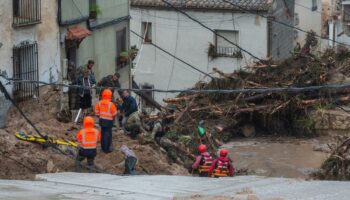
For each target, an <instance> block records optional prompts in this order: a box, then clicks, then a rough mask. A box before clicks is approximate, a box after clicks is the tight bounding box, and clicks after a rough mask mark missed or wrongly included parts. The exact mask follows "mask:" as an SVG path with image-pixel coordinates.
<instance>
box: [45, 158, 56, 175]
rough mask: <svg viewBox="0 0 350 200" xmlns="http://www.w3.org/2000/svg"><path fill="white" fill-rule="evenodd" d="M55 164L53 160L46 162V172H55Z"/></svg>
mask: <svg viewBox="0 0 350 200" xmlns="http://www.w3.org/2000/svg"><path fill="white" fill-rule="evenodd" d="M54 169H55V165H54V164H53V161H52V160H49V161H47V164H46V172H47V173H54Z"/></svg>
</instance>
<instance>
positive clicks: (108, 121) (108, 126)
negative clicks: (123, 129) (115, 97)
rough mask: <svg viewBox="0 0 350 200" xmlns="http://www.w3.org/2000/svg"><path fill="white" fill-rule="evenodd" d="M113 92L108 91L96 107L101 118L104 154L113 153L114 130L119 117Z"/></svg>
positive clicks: (96, 112)
mask: <svg viewBox="0 0 350 200" xmlns="http://www.w3.org/2000/svg"><path fill="white" fill-rule="evenodd" d="M111 99H112V91H111V90H109V89H106V90H104V91H103V93H102V100H101V101H100V102H98V103H97V104H96V106H95V114H96V116H98V117H99V119H100V120H99V123H100V127H101V133H102V140H101V148H102V151H103V152H104V153H110V152H112V149H111V148H112V128H113V122H114V118H115V116H116V115H117V107H116V106H115V105H114V103H112V102H111Z"/></svg>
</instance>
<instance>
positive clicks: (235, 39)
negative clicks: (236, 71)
mask: <svg viewBox="0 0 350 200" xmlns="http://www.w3.org/2000/svg"><path fill="white" fill-rule="evenodd" d="M216 33H217V35H215V37H216V38H215V41H216V56H217V57H234V58H240V57H241V56H242V54H241V52H240V50H239V49H238V48H237V47H236V46H235V45H233V44H231V43H229V42H228V41H226V40H225V39H224V38H226V39H228V40H229V41H231V42H232V43H234V44H237V45H239V33H238V31H228V30H216ZM220 36H222V37H224V38H222V37H220Z"/></svg>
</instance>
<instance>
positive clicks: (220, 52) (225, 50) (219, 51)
mask: <svg viewBox="0 0 350 200" xmlns="http://www.w3.org/2000/svg"><path fill="white" fill-rule="evenodd" d="M216 56H218V57H232V58H242V52H241V51H239V50H238V49H237V48H235V47H220V46H218V47H216Z"/></svg>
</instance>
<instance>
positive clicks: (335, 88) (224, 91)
mask: <svg viewBox="0 0 350 200" xmlns="http://www.w3.org/2000/svg"><path fill="white" fill-rule="evenodd" d="M0 77H4V76H3V75H1V74H0ZM5 79H6V80H8V81H12V82H15V83H39V84H42V85H50V86H59V87H68V88H83V89H114V90H118V91H121V90H128V91H133V92H142V91H146V92H161V93H167V92H169V93H181V92H184V93H196V94H240V93H241V94H248V93H255V94H261V93H271V94H277V93H288V94H298V93H304V92H312V91H323V90H328V91H340V90H344V89H349V88H350V84H329V85H319V86H308V87H288V88H284V87H274V88H264V89H262V88H261V89H259V88H239V89H208V90H198V89H183V90H161V89H121V88H118V87H85V86H81V85H68V84H60V83H46V82H43V81H33V80H20V79H10V78H6V77H5ZM4 89H5V88H4Z"/></svg>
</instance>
